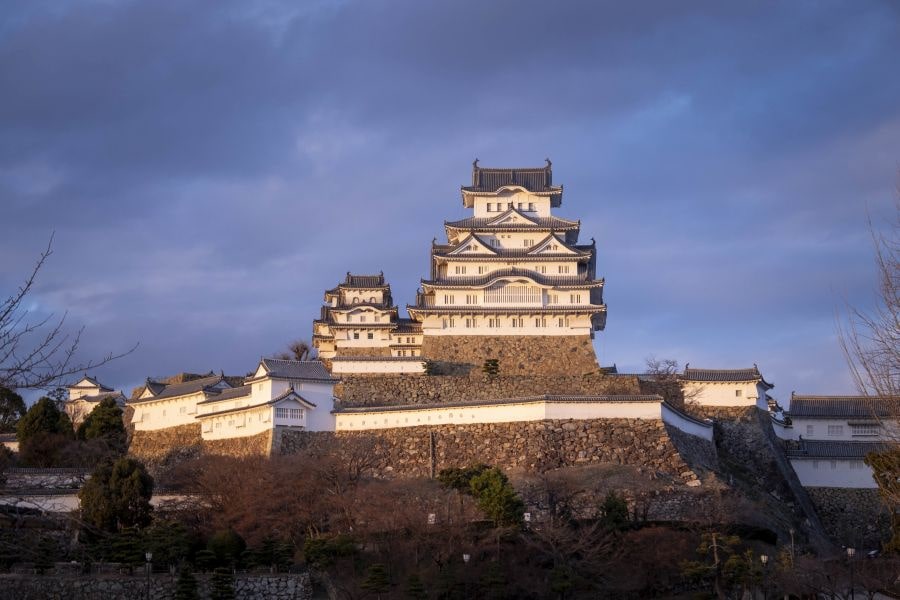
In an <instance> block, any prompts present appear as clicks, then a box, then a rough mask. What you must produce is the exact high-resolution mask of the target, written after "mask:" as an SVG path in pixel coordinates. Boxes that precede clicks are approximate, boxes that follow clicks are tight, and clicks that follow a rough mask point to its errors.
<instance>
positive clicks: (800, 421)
mask: <svg viewBox="0 0 900 600" xmlns="http://www.w3.org/2000/svg"><path fill="white" fill-rule="evenodd" d="M850 421H853V422H854V423H862V422H865V423H872V424H876V423H877V424H880V425H881V427H879V428H877V433H876V434H875V435H862V434H863V433H864V430H863V428H861V427H859V426H857V427H854V426H853V425H850ZM791 423H792V425H793V427H792V429H791V433H792V436H793V437H792V439H795V440H799V439H800V438H801V437H802V438H803V439H806V440H829V441H854V442H866V441H876V440H879V439H896V438H897V434H898V431H897V427H896V423H893V422H891V421H881V422H879V421H877V420H876V419H874V418H869V419H866V418H862V419H861V418H855V419H846V418H842V419H822V418H807V417H792V418H791Z"/></svg>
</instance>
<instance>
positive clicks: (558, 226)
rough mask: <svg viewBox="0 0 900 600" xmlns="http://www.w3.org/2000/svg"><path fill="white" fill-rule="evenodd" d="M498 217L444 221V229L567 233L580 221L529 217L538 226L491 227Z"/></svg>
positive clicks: (498, 225) (523, 224)
mask: <svg viewBox="0 0 900 600" xmlns="http://www.w3.org/2000/svg"><path fill="white" fill-rule="evenodd" d="M496 218H497V217H467V218H465V219H461V220H459V221H444V227H451V228H455V229H479V230H482V231H494V230H499V231H506V230H515V229H521V230H550V229H553V230H556V231H565V230H567V229H579V228H580V227H581V222H580V221H569V220H568V219H561V218H559V217H553V216H551V217H529V218H530V219H531V220H532V221H534V222H535V223H536V224H534V225H532V224H531V223H499V224H495V225H490V224H489V223H490V222H491V221H493V220H495V219H496Z"/></svg>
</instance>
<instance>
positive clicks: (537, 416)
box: [335, 400, 660, 431]
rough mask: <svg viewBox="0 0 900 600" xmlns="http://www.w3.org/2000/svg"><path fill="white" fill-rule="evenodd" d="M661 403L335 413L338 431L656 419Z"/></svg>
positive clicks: (537, 403) (537, 404)
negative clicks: (575, 420)
mask: <svg viewBox="0 0 900 600" xmlns="http://www.w3.org/2000/svg"><path fill="white" fill-rule="evenodd" d="M659 418H660V403H659V402H657V401H649V402H591V403H588V402H571V403H569V402H545V401H543V400H536V401H528V402H522V403H517V404H502V405H480V406H466V407H456V408H450V407H440V408H439V407H432V408H416V409H407V410H397V411H389V412H387V411H385V412H375V411H373V412H362V413H358V412H357V413H337V415H336V422H335V425H336V428H337V430H338V431H357V430H369V429H386V428H392V427H416V426H419V425H465V424H473V423H514V422H519V421H543V420H546V419H659Z"/></svg>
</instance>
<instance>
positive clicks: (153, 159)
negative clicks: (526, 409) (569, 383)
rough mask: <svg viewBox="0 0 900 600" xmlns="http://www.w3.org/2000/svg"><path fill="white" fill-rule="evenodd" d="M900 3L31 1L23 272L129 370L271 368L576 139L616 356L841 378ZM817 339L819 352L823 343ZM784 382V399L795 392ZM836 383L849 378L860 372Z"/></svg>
mask: <svg viewBox="0 0 900 600" xmlns="http://www.w3.org/2000/svg"><path fill="white" fill-rule="evenodd" d="M898 16H900V13H898V9H897V8H896V5H895V4H894V3H891V2H872V3H866V4H864V5H862V4H859V3H853V2H839V1H835V2H830V3H828V4H827V5H822V4H820V3H792V4H754V5H735V4H723V3H720V2H712V1H710V2H697V3H691V4H690V5H684V4H680V5H676V4H673V3H669V2H659V3H654V4H653V5H646V4H641V5H626V4H622V3H607V2H600V3H598V2H587V1H583V2H582V1H573V2H565V3H558V4H554V5H548V4H547V3H544V2H537V1H528V2H513V1H511V0H509V1H506V0H504V1H501V2H491V3H483V2H474V1H464V2H454V3H439V4H434V3H422V2H414V1H412V0H402V1H400V0H395V1H390V2H388V1H375V2H327V1H321V2H311V3H299V4H298V3H294V2H279V1H274V0H258V1H253V2H217V3H215V4H209V3H205V2H199V1H179V2H175V1H169V0H162V1H160V2H136V1H127V0H126V1H115V2H114V1H109V2H107V1H97V2H69V3H53V4H52V5H38V4H34V3H26V4H20V5H18V6H17V7H14V8H12V9H10V10H9V11H8V14H6V15H5V19H4V21H3V23H2V24H0V89H3V90H4V91H5V93H4V94H2V95H0V207H2V211H3V213H2V217H3V218H0V257H2V258H0V292H2V291H3V290H8V289H11V288H12V286H14V285H16V284H17V283H18V282H19V280H20V279H21V277H22V276H23V275H24V273H25V272H26V271H27V269H28V267H29V266H30V264H31V263H32V261H33V259H34V258H35V257H36V255H37V253H38V252H39V251H40V249H41V248H42V246H43V244H45V243H46V240H47V239H48V237H49V235H50V232H51V231H54V230H55V231H56V254H55V255H54V257H53V259H52V260H51V262H50V263H49V264H48V265H47V268H46V270H45V272H44V273H42V278H41V281H40V286H39V288H38V289H37V290H36V294H35V300H36V302H37V303H38V304H39V305H40V306H41V307H44V308H45V309H46V310H56V311H62V310H69V311H70V315H71V316H70V319H71V321H72V325H73V326H77V325H78V324H85V325H87V326H88V332H87V337H86V342H85V348H84V350H85V352H86V354H91V353H94V354H102V353H105V352H106V351H107V350H110V349H112V350H115V349H118V348H123V347H128V346H130V345H131V343H133V342H134V341H140V342H141V347H140V350H139V351H138V352H136V353H135V354H134V355H132V356H130V357H128V358H127V359H123V360H122V361H120V362H118V363H116V364H114V365H110V366H109V367H108V368H107V369H106V370H105V371H104V372H103V373H102V375H103V377H104V379H108V380H109V382H110V383H113V384H116V385H126V384H128V385H130V384H132V383H135V382H138V383H139V382H140V381H141V380H142V379H143V378H144V377H145V376H146V375H150V374H153V375H163V374H166V373H168V372H170V371H176V370H181V369H190V370H207V369H209V368H224V369H226V370H227V371H230V372H240V371H241V370H244V369H247V368H250V366H249V365H248V362H249V363H252V361H253V360H255V358H257V357H258V356H259V354H263V353H268V352H271V351H273V350H275V349H277V348H279V347H281V346H283V345H284V344H285V343H286V342H287V341H289V340H291V339H294V338H297V337H309V335H310V331H311V320H312V319H313V318H314V316H315V315H316V314H317V311H318V306H319V305H320V302H321V293H322V290H323V289H325V288H327V287H330V286H332V285H333V284H334V283H335V282H336V281H337V280H339V279H340V278H341V277H342V276H343V273H344V272H346V271H347V270H354V271H360V272H377V271H380V270H384V271H385V273H386V275H387V276H388V277H389V279H390V281H391V283H392V284H393V287H394V297H395V299H397V301H398V302H399V303H400V304H401V305H402V304H405V303H406V302H411V301H412V300H413V294H414V292H415V289H416V287H417V286H418V280H419V278H420V277H422V276H424V275H425V274H426V273H427V269H428V257H427V252H428V248H429V242H430V240H431V238H432V237H435V236H438V237H440V236H441V235H442V234H443V227H442V222H443V220H444V219H456V218H460V217H462V216H464V214H465V212H464V210H463V208H462V207H461V205H460V202H459V196H458V189H457V186H458V185H460V184H461V183H464V182H465V181H466V180H467V178H468V176H469V173H468V168H469V164H470V163H471V161H472V159H474V158H475V157H476V156H477V157H479V158H481V159H482V164H483V165H528V164H540V163H541V162H542V160H543V158H544V157H545V156H550V157H551V158H553V161H554V169H555V173H554V175H555V178H556V180H557V181H559V182H562V183H564V184H565V186H566V196H565V200H564V204H563V207H562V208H561V214H563V215H564V216H569V217H574V218H580V219H581V220H582V224H583V229H582V236H583V237H584V238H590V237H595V238H596V239H597V243H598V264H599V271H600V274H602V275H605V276H606V277H607V291H606V293H607V297H608V300H609V303H610V316H609V326H608V330H607V331H606V332H604V333H601V334H599V336H598V343H597V345H598V348H599V351H600V354H601V357H602V359H603V361H604V362H617V363H619V364H620V366H622V365H630V367H631V368H639V367H640V366H641V365H642V362H643V358H644V357H645V356H647V355H650V354H655V355H657V356H673V357H675V358H679V359H681V360H682V362H684V361H685V360H690V361H691V362H693V363H694V364H700V361H703V362H704V363H706V364H709V365H710V366H742V365H744V364H746V363H748V362H758V363H759V364H760V366H761V367H764V371H765V372H766V374H767V376H768V373H769V370H771V371H772V372H774V373H775V374H777V378H780V379H781V380H783V383H784V385H785V386H787V387H796V389H798V390H800V389H804V391H810V392H827V391H846V390H847V385H849V381H848V380H847V378H846V376H845V375H841V374H839V372H840V371H841V368H842V367H841V364H840V362H841V359H840V355H839V350H838V348H837V346H836V345H835V344H834V339H833V336H834V326H833V319H834V317H833V314H834V311H835V307H838V306H840V305H841V303H842V302H843V301H844V299H846V300H848V301H851V302H853V303H854V304H858V305H860V306H863V307H865V306H868V305H869V304H870V303H871V301H872V293H871V289H872V284H873V278H874V272H873V269H872V264H871V249H870V245H869V241H868V237H867V232H866V211H868V212H869V213H870V214H872V215H873V217H875V221H876V222H878V223H880V222H882V219H883V217H884V216H885V215H890V214H891V211H892V210H893V207H894V204H893V198H894V190H893V188H894V185H895V184H896V177H897V161H898V158H897V157H898V156H900V80H898V79H897V77H896V76H895V75H894V70H895V67H894V65H893V62H894V61H893V58H894V57H895V56H897V55H898V53H900V41H898V40H900V35H898V34H900V19H898V18H897V17H898ZM811 349H812V350H811ZM776 383H779V389H782V382H781V381H776ZM837 388H840V390H838V389H837Z"/></svg>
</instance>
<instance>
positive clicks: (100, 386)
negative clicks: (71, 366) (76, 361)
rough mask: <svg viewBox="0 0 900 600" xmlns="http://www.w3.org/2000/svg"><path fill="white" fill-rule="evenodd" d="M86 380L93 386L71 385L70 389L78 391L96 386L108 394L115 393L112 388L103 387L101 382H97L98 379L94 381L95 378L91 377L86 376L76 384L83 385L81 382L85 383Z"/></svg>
mask: <svg viewBox="0 0 900 600" xmlns="http://www.w3.org/2000/svg"><path fill="white" fill-rule="evenodd" d="M85 379H86V380H87V381H88V382H89V383H90V384H91V386H77V385H70V386H69V387H71V388H75V389H78V388H79V387H94V386H96V387H99V388H100V389H101V390H103V391H106V392H112V391H114V390H113V389H112V388H111V387H106V386H105V385H103V384H102V383H100V382H99V381H97V380H96V379H94V378H93V377H91V376H90V375H84V376H83V377H82V378H81V379H79V380H78V381H76V382H75V383H81V382H82V381H84V380H85Z"/></svg>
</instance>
